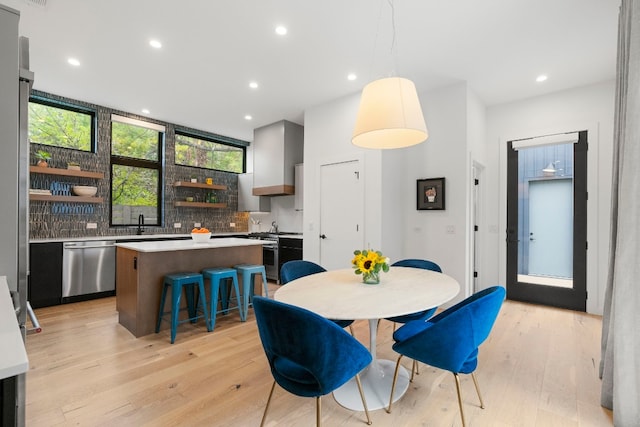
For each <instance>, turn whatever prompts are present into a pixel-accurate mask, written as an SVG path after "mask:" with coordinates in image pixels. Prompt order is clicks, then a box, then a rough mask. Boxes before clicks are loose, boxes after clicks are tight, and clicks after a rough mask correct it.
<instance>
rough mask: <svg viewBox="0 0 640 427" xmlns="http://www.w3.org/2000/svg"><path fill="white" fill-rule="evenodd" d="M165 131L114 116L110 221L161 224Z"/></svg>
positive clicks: (112, 121)
mask: <svg viewBox="0 0 640 427" xmlns="http://www.w3.org/2000/svg"><path fill="white" fill-rule="evenodd" d="M164 131H165V130H164V126H159V125H155V124H153V123H147V122H143V121H140V120H134V119H129V118H126V117H121V116H116V115H112V116H111V225H128V226H131V225H138V224H139V221H142V223H143V224H144V225H155V226H160V225H161V222H162V221H161V207H162V191H161V189H162V158H161V153H162V143H163V138H164Z"/></svg>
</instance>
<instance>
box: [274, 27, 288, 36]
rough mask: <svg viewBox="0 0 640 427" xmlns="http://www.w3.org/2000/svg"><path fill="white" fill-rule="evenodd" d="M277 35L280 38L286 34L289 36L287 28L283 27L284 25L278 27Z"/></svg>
mask: <svg viewBox="0 0 640 427" xmlns="http://www.w3.org/2000/svg"><path fill="white" fill-rule="evenodd" d="M276 34H278V35H280V36H284V35H285V34H287V27H283V26H282V25H278V26H277V27H276Z"/></svg>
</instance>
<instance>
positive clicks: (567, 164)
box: [507, 132, 587, 311]
mask: <svg viewBox="0 0 640 427" xmlns="http://www.w3.org/2000/svg"><path fill="white" fill-rule="evenodd" d="M586 137H587V135H586V132H579V134H578V142H577V143H573V142H570V143H558V144H551V145H540V146H535V145H533V144H532V145H531V146H528V147H524V148H523V147H519V148H518V150H515V149H514V148H513V144H512V143H511V142H510V143H509V156H508V157H509V158H508V166H507V175H508V177H507V181H508V183H507V296H508V297H509V298H510V299H515V300H521V301H527V302H535V303H542V304H546V305H553V306H558V307H565V308H572V309H577V310H582V311H584V310H585V309H586V146H587V144H586Z"/></svg>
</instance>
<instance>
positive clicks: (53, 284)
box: [28, 242, 62, 308]
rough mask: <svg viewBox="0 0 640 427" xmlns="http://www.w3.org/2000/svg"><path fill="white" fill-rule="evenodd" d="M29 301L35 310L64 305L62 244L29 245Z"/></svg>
mask: <svg viewBox="0 0 640 427" xmlns="http://www.w3.org/2000/svg"><path fill="white" fill-rule="evenodd" d="M28 299H29V302H30V303H31V307H33V308H40V307H48V306H51V305H58V304H61V303H62V242H50V243H31V244H30V245H29V295H28Z"/></svg>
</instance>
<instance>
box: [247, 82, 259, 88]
mask: <svg viewBox="0 0 640 427" xmlns="http://www.w3.org/2000/svg"><path fill="white" fill-rule="evenodd" d="M249 87H250V88H251V89H258V82H250V83H249Z"/></svg>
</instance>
